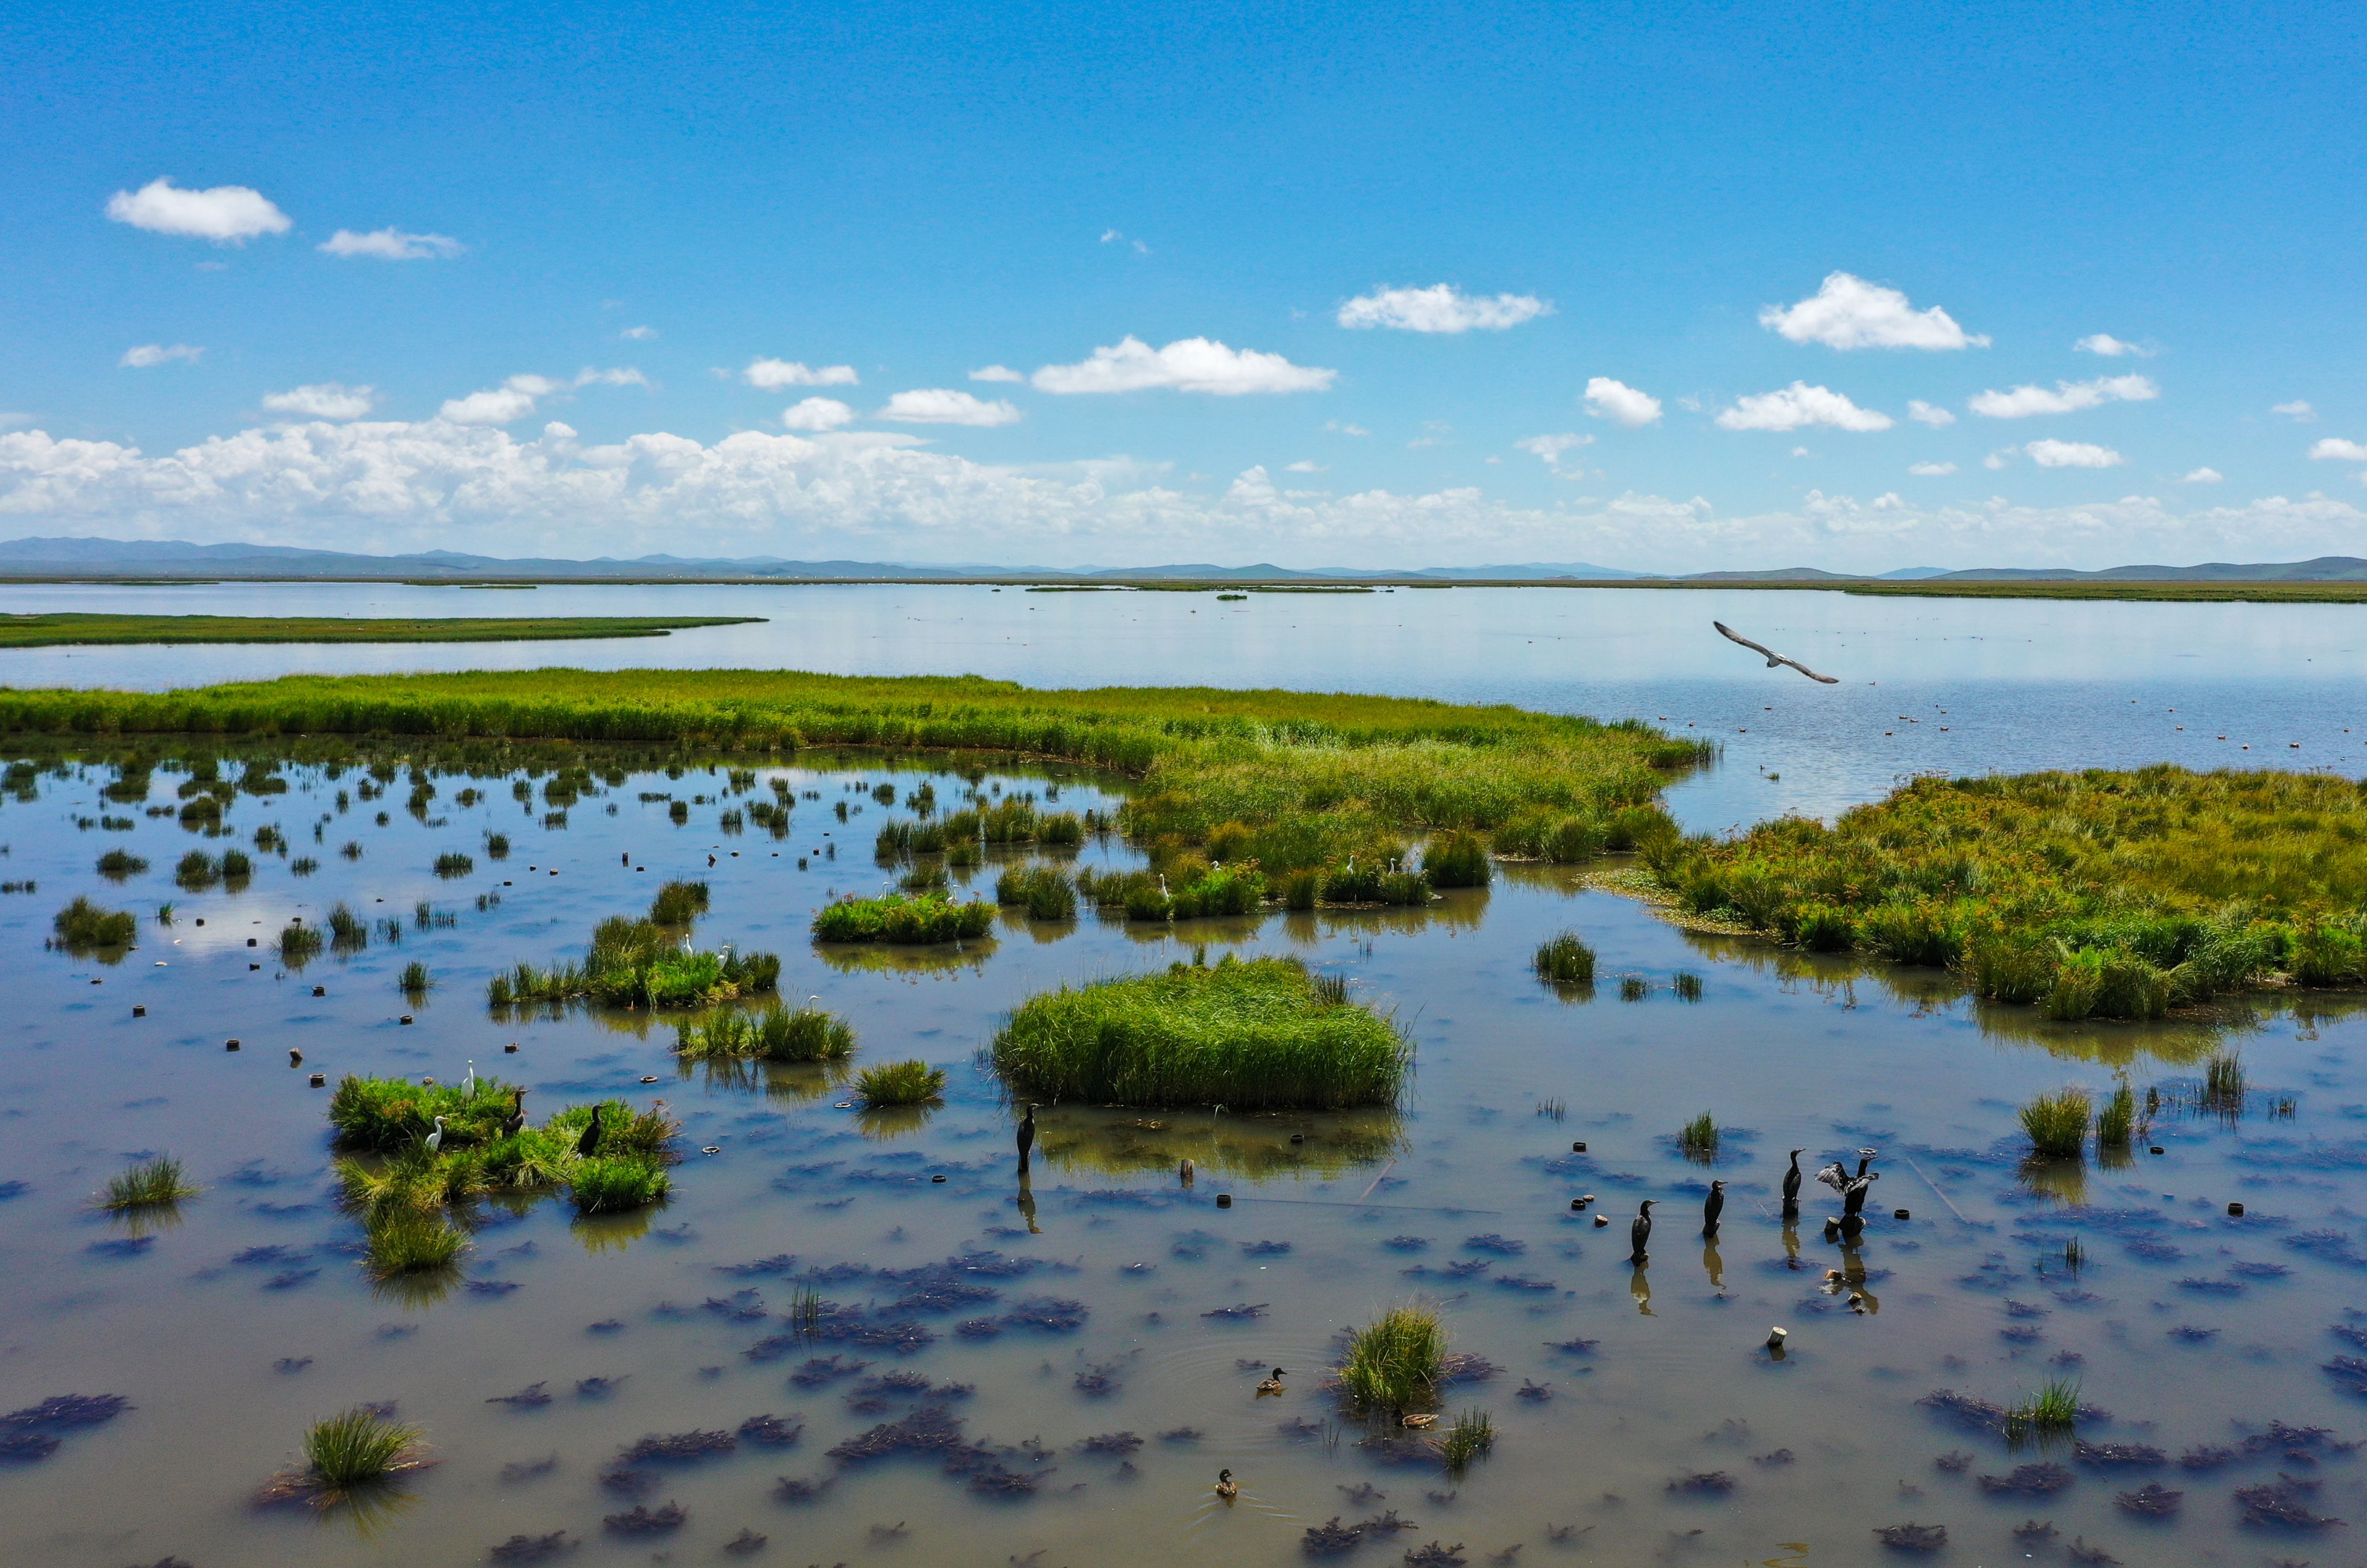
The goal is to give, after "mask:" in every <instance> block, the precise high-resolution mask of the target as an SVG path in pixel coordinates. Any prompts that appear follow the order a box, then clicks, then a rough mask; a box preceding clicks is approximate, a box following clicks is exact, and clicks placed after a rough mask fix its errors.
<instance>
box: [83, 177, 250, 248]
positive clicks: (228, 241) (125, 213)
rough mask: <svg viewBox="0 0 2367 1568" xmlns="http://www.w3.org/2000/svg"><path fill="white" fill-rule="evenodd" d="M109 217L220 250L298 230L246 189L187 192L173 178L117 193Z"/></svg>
mask: <svg viewBox="0 0 2367 1568" xmlns="http://www.w3.org/2000/svg"><path fill="white" fill-rule="evenodd" d="M107 215H108V217H109V218H112V219H113V220H115V221H117V222H118V223H129V224H130V225H131V226H132V227H133V228H134V229H145V230H147V231H149V232H150V233H152V234H182V235H186V236H187V237H189V238H191V239H197V240H211V241H212V242H213V243H216V244H218V245H243V244H244V243H247V242H248V241H249V240H252V239H255V238H256V237H257V236H259V235H264V234H285V233H286V232H288V231H289V229H291V228H293V227H294V226H295V225H294V224H293V222H292V221H291V220H289V216H288V214H286V213H285V212H282V211H280V210H279V209H277V207H274V206H273V205H272V204H271V202H270V201H269V200H268V199H267V198H266V197H265V196H264V194H263V193H262V192H261V191H259V190H255V189H252V188H250V187H248V186H214V187H212V188H211V189H210V190H183V189H181V188H180V187H179V186H176V185H174V184H173V181H172V176H170V175H163V176H160V177H158V178H156V179H153V180H150V181H149V182H148V183H147V184H146V185H144V186H141V187H140V188H139V189H138V190H136V191H129V190H119V191H117V192H116V193H115V194H114V195H113V196H111V197H108V198H107Z"/></svg>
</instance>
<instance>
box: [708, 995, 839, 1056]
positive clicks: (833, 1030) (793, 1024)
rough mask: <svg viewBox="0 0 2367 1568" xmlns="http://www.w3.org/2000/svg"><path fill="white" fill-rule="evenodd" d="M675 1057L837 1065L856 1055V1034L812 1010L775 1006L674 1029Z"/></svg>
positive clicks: (828, 1015) (834, 1018) (721, 1015)
mask: <svg viewBox="0 0 2367 1568" xmlns="http://www.w3.org/2000/svg"><path fill="white" fill-rule="evenodd" d="M674 1054H675V1055H678V1056H682V1057H685V1058H687V1059H690V1060H694V1061H697V1060H711V1059H714V1058H717V1057H738V1058H762V1059H764V1060H765V1061H768V1062H836V1061H843V1060H844V1059H845V1058H846V1057H848V1056H851V1055H854V1054H855V1031H854V1030H853V1029H851V1028H849V1027H848V1026H847V1024H846V1022H845V1021H844V1020H843V1019H841V1018H838V1017H837V1016H835V1015H834V1014H832V1013H828V1012H825V1011H823V1010H821V1009H820V1008H817V1007H801V1008H794V1009H792V1008H787V1007H780V1006H774V1007H770V1008H767V1009H765V1010H764V1011H763V1012H760V1013H745V1012H719V1013H717V1014H716V1015H715V1016H713V1017H712V1018H708V1019H705V1020H703V1021H697V1022H694V1023H685V1024H681V1025H679V1026H677V1027H676V1029H675V1031H674Z"/></svg>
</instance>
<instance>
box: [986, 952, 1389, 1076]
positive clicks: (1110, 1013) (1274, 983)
mask: <svg viewBox="0 0 2367 1568" xmlns="http://www.w3.org/2000/svg"><path fill="white" fill-rule="evenodd" d="M993 1053H994V1065H995V1067H996V1069H997V1070H998V1071H999V1072H1001V1073H1002V1075H1003V1077H1005V1078H1006V1079H1008V1080H1009V1081H1010V1082H1011V1083H1012V1084H1014V1086H1016V1087H1017V1088H1019V1089H1022V1090H1024V1091H1025V1092H1026V1093H1028V1094H1030V1095H1032V1096H1034V1097H1035V1098H1036V1099H1039V1100H1090V1101H1093V1102H1096V1103H1101V1104H1112V1103H1116V1104H1123V1105H1217V1104H1221V1105H1225V1106H1228V1107H1229V1108H1230V1109H1232V1110H1234V1111H1273V1110H1339V1109H1344V1108H1346V1107H1350V1106H1363V1105H1394V1104H1395V1103H1396V1102H1397V1099H1398V1095H1399V1090H1400V1089H1401V1088H1402V1087H1403V1084H1404V1081H1405V1077H1406V1075H1407V1073H1408V1072H1410V1070H1411V1068H1412V1065H1413V1047H1412V1044H1411V1043H1410V1042H1409V1041H1408V1040H1407V1039H1406V1038H1405V1036H1404V1035H1403V1034H1402V1033H1400V1032H1399V1030H1398V1029H1397V1027H1396V1026H1395V1024H1394V1023H1392V1022H1391V1021H1388V1020H1387V1019H1384V1018H1381V1017H1379V1016H1378V1015H1376V1014H1375V1013H1374V1012H1372V1011H1371V1010H1369V1009H1367V1008H1365V1007H1362V1006H1359V1005H1357V1004H1355V1003H1353V1002H1349V1001H1347V1000H1345V999H1344V998H1342V996H1341V994H1340V993H1339V992H1338V991H1336V990H1330V991H1327V989H1326V988H1325V987H1323V986H1322V985H1320V983H1319V980H1318V977H1317V976H1313V975H1310V974H1309V973H1308V969H1307V967H1306V965H1304V964H1300V963H1299V962H1298V961H1297V960H1296V959H1292V958H1261V959H1254V960H1251V961H1250V962H1247V963H1241V962H1239V961H1237V960H1235V959H1233V958H1232V957H1231V956H1230V955H1228V956H1227V957H1226V958H1225V959H1224V960H1223V961H1222V962H1220V963H1219V964H1217V965H1216V966H1215V967H1213V968H1199V967H1195V966H1193V965H1189V964H1176V965H1175V966H1173V967H1172V968H1170V969H1168V970H1165V971H1163V972H1161V973H1158V974H1152V975H1140V976H1131V977H1129V978H1126V979H1118V980H1104V981H1101V982H1098V983H1096V984H1093V985H1089V986H1085V987H1081V988H1078V989H1074V990H1071V989H1070V988H1069V987H1061V988H1060V989H1059V990H1057V991H1050V992H1047V993H1044V994H1042V995H1040V996H1036V997H1034V998H1029V999H1028V1000H1027V1001H1026V1002H1025V1003H1023V1004H1022V1005H1021V1006H1020V1007H1019V1008H1018V1009H1017V1010H1015V1011H1014V1013H1013V1014H1012V1016H1011V1021H1010V1022H1009V1023H1008V1024H1007V1025H1005V1026H1004V1028H1003V1029H1002V1032H1000V1033H998V1034H997V1035H996V1036H995V1040H994V1046H993Z"/></svg>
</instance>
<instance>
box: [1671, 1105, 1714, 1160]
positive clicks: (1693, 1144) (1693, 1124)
mask: <svg viewBox="0 0 2367 1568" xmlns="http://www.w3.org/2000/svg"><path fill="white" fill-rule="evenodd" d="M1677 1152H1678V1153H1680V1154H1682V1155H1683V1156H1685V1157H1686V1158H1687V1159H1689V1160H1693V1161H1694V1162H1696V1163H1698V1164H1702V1165H1707V1164H1708V1163H1710V1162H1711V1161H1713V1160H1715V1159H1716V1158H1717V1118H1716V1117H1715V1116H1712V1115H1711V1114H1710V1113H1709V1112H1708V1111H1703V1112H1702V1113H1701V1114H1700V1115H1698V1116H1696V1117H1694V1118H1693V1120H1692V1121H1690V1122H1686V1123H1685V1124H1684V1125H1683V1126H1682V1127H1680V1128H1678V1129H1677Z"/></svg>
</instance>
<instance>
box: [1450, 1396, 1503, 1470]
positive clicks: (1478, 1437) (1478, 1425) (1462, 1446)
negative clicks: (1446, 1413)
mask: <svg viewBox="0 0 2367 1568" xmlns="http://www.w3.org/2000/svg"><path fill="white" fill-rule="evenodd" d="M1495 1447H1496V1423H1495V1421H1494V1419H1493V1418H1492V1417H1490V1416H1489V1414H1488V1413H1487V1412H1486V1411H1484V1410H1466V1411H1464V1412H1462V1413H1461V1414H1460V1415H1458V1416H1455V1424H1454V1425H1453V1426H1451V1427H1448V1428H1447V1429H1446V1436H1444V1438H1440V1439H1439V1440H1438V1457H1439V1458H1440V1459H1441V1460H1444V1461H1445V1463H1446V1468H1447V1471H1448V1472H1450V1473H1453V1474H1460V1473H1461V1472H1463V1471H1464V1470H1466V1469H1467V1468H1468V1467H1469V1466H1470V1463H1471V1461H1473V1460H1475V1459H1485V1458H1486V1457H1487V1456H1488V1455H1489V1452H1490V1451H1492V1450H1494V1449H1495Z"/></svg>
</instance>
